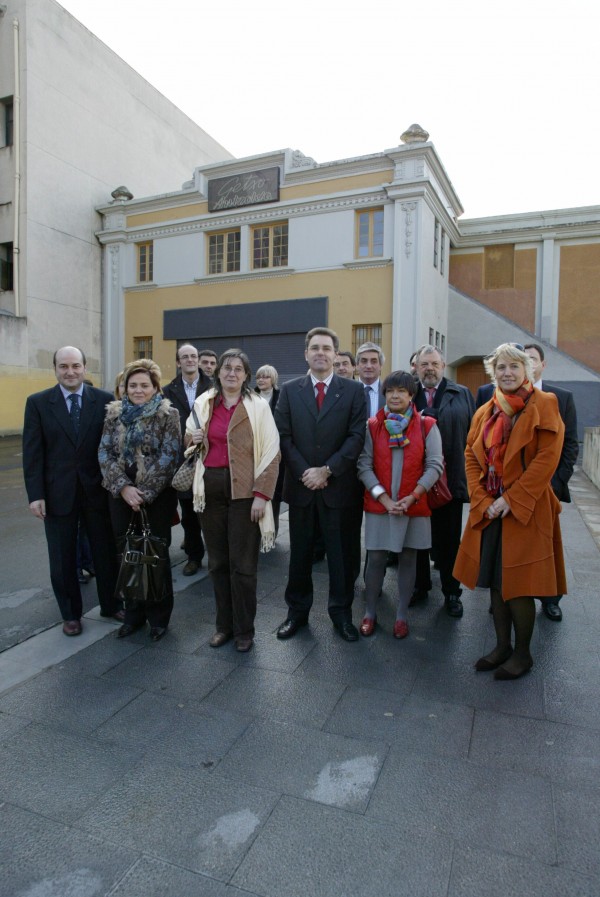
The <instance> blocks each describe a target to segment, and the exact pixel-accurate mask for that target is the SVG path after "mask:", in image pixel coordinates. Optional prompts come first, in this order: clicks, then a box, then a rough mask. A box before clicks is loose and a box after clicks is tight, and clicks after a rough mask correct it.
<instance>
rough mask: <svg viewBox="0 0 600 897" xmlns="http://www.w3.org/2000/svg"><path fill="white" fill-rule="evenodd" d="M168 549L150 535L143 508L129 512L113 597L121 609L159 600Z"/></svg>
mask: <svg viewBox="0 0 600 897" xmlns="http://www.w3.org/2000/svg"><path fill="white" fill-rule="evenodd" d="M168 563H169V548H168V545H167V542H166V540H165V539H162V538H160V536H153V535H152V531H151V529H150V523H149V521H148V514H147V512H146V510H145V508H141V509H140V510H139V511H132V512H131V520H130V521H129V526H128V528H127V532H126V533H125V545H124V547H123V554H122V555H121V566H120V568H119V575H118V578H117V588H116V592H115V594H116V598H117V601H122V602H123V604H124V605H125V607H126V608H127V607H132V606H133V605H136V604H142V603H146V604H156V603H158V602H159V601H162V600H163V592H164V585H165V575H166V571H167V564H168Z"/></svg>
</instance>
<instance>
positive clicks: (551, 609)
mask: <svg viewBox="0 0 600 897" xmlns="http://www.w3.org/2000/svg"><path fill="white" fill-rule="evenodd" d="M542 610H543V611H544V613H545V614H546V616H547V617H548V619H549V620H552V621H553V622H554V623H560V621H561V620H562V610H561V609H560V607H559V606H558V604H557V603H556V601H542Z"/></svg>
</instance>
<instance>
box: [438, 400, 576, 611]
mask: <svg viewBox="0 0 600 897" xmlns="http://www.w3.org/2000/svg"><path fill="white" fill-rule="evenodd" d="M492 410H493V400H490V401H489V402H486V404H485V405H482V406H481V408H479V410H478V411H477V412H476V414H475V416H474V417H473V421H472V423H471V429H470V430H469V435H468V437H467V447H466V449H465V463H466V472H467V483H468V487H469V497H470V501H471V507H470V511H469V519H468V522H467V526H466V528H465V532H464V534H463V538H462V542H461V545H460V549H459V551H458V555H457V558H456V564H455V566H454V576H455V577H456V578H457V579H458V580H460V582H462V583H464V584H465V585H466V586H467V587H468V588H470V589H473V588H475V586H476V584H477V579H478V576H479V562H480V553H481V533H482V531H483V530H484V529H485V528H486V526H488V525H489V523H490V521H489V519H488V518H487V517H486V516H485V512H486V510H487V508H488V507H489V506H490V505H491V504H492V502H493V500H494V499H493V498H492V496H491V495H490V494H489V493H488V492H487V491H486V489H485V485H484V483H483V482H482V480H483V476H484V471H485V469H486V464H485V454H484V446H483V427H484V424H485V422H486V421H487V420H489V418H490V417H491V415H492ZM564 431H565V427H564V424H563V422H562V420H561V417H560V414H559V413H558V403H557V401H556V396H555V395H553V394H552V393H545V392H541V391H540V390H539V389H534V391H533V395H532V396H531V398H530V399H529V401H528V402H527V405H526V406H525V409H524V410H523V411H522V413H521V414H520V415H519V417H518V418H517V421H516V423H515V424H514V427H513V429H512V431H511V434H510V437H509V440H508V445H507V447H506V454H505V456H504V489H505V492H504V493H503V498H504V499H505V500H506V501H507V503H508V504H509V505H510V513H509V514H507V516H506V517H505V518H504V519H503V520H502V597H503V598H504V600H505V601H508V600H509V599H510V598H517V597H519V596H520V595H533V596H554V595H562V594H564V593H565V592H566V590H567V587H566V579H565V565H564V558H563V551H562V539H561V535H560V523H559V519H558V515H559V514H560V511H561V505H560V502H559V501H558V499H557V498H556V496H555V495H554V492H553V491H552V487H551V486H550V480H551V479H552V475H553V474H554V471H555V470H556V468H557V466H558V462H559V459H560V453H561V450H562V444H563V436H564Z"/></svg>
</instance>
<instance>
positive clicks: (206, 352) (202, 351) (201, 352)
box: [198, 349, 219, 361]
mask: <svg viewBox="0 0 600 897" xmlns="http://www.w3.org/2000/svg"><path fill="white" fill-rule="evenodd" d="M202 355H210V356H211V357H212V358H216V359H217V361H218V360H219V356H218V355H217V353H216V352H213V350H212V349H198V358H201V356H202Z"/></svg>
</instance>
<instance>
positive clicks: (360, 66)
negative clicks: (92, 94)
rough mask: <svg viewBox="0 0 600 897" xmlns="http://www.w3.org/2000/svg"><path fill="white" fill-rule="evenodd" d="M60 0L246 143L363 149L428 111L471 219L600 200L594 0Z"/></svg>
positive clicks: (380, 145)
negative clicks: (496, 0) (500, 0)
mask: <svg viewBox="0 0 600 897" xmlns="http://www.w3.org/2000/svg"><path fill="white" fill-rule="evenodd" d="M61 5H62V6H64V7H65V8H66V9H67V10H69V12H71V13H72V14H73V15H74V16H75V17H76V18H78V19H79V20H80V21H81V22H82V23H83V24H84V25H86V27H88V28H89V29H90V30H91V31H93V32H94V34H96V35H97V36H98V37H99V38H100V39H101V40H103V41H104V42H105V43H106V44H108V46H109V47H111V48H112V49H113V50H114V51H115V52H117V53H118V54H119V55H120V56H121V57H122V58H123V59H125V60H126V61H127V62H128V63H129V64H130V65H131V66H133V68H134V69H136V70H137V71H138V72H139V73H140V74H141V75H143V76H144V77H145V78H147V79H148V81H150V82H151V83H152V84H153V85H154V86H155V87H157V88H158V89H159V90H160V91H161V92H162V93H164V94H165V96H167V97H168V98H169V99H170V100H172V102H173V103H175V104H176V105H177V106H179V108H180V109H182V110H183V111H184V112H185V113H186V114H187V115H189V116H190V118H192V119H193V120H194V121H195V122H197V123H198V124H199V125H200V126H201V127H202V128H204V130H206V131H208V133H209V134H210V135H211V136H212V137H214V138H215V139H216V140H218V141H219V142H220V143H221V144H223V146H225V147H226V148H227V149H228V150H229V151H230V152H231V153H233V155H235V156H250V155H254V154H257V153H264V152H269V151H271V150H277V149H282V148H284V147H288V146H289V147H291V148H292V149H299V150H301V151H302V152H303V153H305V155H307V156H312V157H313V158H314V159H315V160H316V161H317V162H329V161H332V160H334V159H343V158H348V157H350V156H358V155H367V154H369V153H376V152H381V151H383V150H385V149H389V148H390V147H394V146H397V145H398V144H399V143H400V134H401V133H402V132H403V131H404V130H405V129H406V128H407V127H408V126H409V125H411V124H412V123H413V122H418V123H419V124H420V125H422V127H424V128H425V129H426V130H427V131H429V134H430V140H431V141H432V142H433V143H434V144H435V146H436V149H437V151H438V153H439V154H440V157H441V159H442V162H443V164H444V166H445V168H446V171H447V173H448V175H449V177H450V180H451V181H452V183H453V185H454V187H455V189H456V191H457V193H458V196H459V198H460V200H461V202H462V205H463V207H464V210H465V212H464V215H463V217H464V218H473V217H478V216H480V215H499V214H505V213H510V212H527V211H538V210H541V209H557V208H568V207H572V206H585V205H596V204H600V180H599V177H598V157H599V149H600V146H599V143H600V141H599V138H600V114H599V105H600V101H599V96H600V91H599V86H600V84H599V82H600V74H599V73H600V62H599V59H598V57H599V55H600V51H599V49H598V35H599V24H600V12H599V10H600V3H599V2H598V0H570V2H568V3H565V2H560V3H559V2H557V0H504V2H503V3H501V4H500V3H493V4H492V3H487V2H485V0H456V2H454V3H449V2H447V0H429V2H427V3H425V2H423V3H408V2H407V0H368V2H366V3H365V2H361V3H357V2H355V0H295V2H289V0H288V2H281V0H279V2H275V0H255V2H254V3H253V2H251V0H170V2H166V3H164V2H157V0H62V4H61ZM165 189H171V186H170V185H168V184H165Z"/></svg>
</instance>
